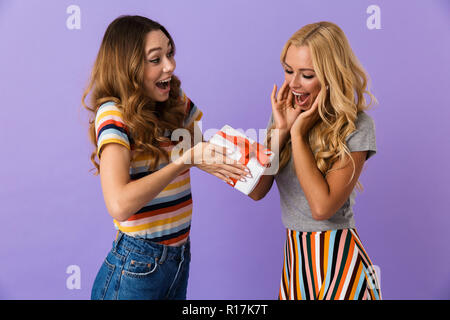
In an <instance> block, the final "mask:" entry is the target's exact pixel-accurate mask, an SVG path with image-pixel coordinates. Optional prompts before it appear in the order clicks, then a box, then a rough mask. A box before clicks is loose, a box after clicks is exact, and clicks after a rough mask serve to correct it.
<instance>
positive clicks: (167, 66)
mask: <svg viewBox="0 0 450 320" xmlns="http://www.w3.org/2000/svg"><path fill="white" fill-rule="evenodd" d="M173 70H175V60H173V59H168V58H166V59H164V65H163V72H165V73H171V72H173Z"/></svg>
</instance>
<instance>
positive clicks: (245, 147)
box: [217, 131, 270, 167]
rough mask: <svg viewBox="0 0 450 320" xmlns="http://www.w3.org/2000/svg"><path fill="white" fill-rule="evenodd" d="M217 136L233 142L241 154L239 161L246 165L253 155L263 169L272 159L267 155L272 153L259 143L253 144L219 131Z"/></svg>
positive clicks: (245, 139)
mask: <svg viewBox="0 0 450 320" xmlns="http://www.w3.org/2000/svg"><path fill="white" fill-rule="evenodd" d="M217 134H219V135H220V136H221V137H223V138H225V139H227V140H228V141H231V142H232V143H233V144H234V145H236V146H237V147H238V148H239V151H240V152H241V158H240V159H239V162H241V163H243V164H244V165H247V163H248V161H249V160H250V158H251V156H252V155H255V156H256V159H257V160H258V162H259V163H260V164H261V165H262V166H263V167H264V166H266V165H267V164H269V162H270V158H269V156H268V155H267V154H266V153H267V152H270V150H269V149H267V148H265V147H264V146H263V145H261V144H259V143H258V142H253V143H251V142H250V141H249V140H248V139H247V138H243V137H241V136H232V135H229V134H226V133H225V132H223V131H219V132H217Z"/></svg>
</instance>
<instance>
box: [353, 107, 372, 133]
mask: <svg viewBox="0 0 450 320" xmlns="http://www.w3.org/2000/svg"><path fill="white" fill-rule="evenodd" d="M355 125H356V129H357V130H361V129H374V128H375V121H373V118H372V117H371V116H370V115H368V114H367V113H366V112H364V111H361V112H358V117H357V118H356V122H355Z"/></svg>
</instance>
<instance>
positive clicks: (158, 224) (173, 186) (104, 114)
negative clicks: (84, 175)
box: [95, 89, 202, 246]
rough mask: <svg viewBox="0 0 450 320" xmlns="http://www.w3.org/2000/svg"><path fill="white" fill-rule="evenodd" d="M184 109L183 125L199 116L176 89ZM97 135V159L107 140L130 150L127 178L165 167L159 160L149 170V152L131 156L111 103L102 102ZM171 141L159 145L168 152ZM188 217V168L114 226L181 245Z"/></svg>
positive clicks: (122, 125)
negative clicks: (127, 217)
mask: <svg viewBox="0 0 450 320" xmlns="http://www.w3.org/2000/svg"><path fill="white" fill-rule="evenodd" d="M180 94H181V96H182V102H183V106H184V110H185V114H186V116H185V119H184V124H183V125H184V127H185V128H187V127H189V126H190V125H192V123H193V122H194V121H198V120H200V119H201V117H202V112H201V110H200V109H199V108H197V106H196V105H195V104H194V103H193V102H192V101H191V100H190V99H189V98H188V97H187V96H186V94H185V93H184V92H183V91H182V90H181V89H180ZM95 130H96V135H97V155H98V157H99V158H100V155H101V150H102V148H103V147H104V146H105V145H106V144H108V143H118V144H121V145H123V146H125V147H126V148H127V149H128V150H130V151H131V153H132V160H131V164H130V170H129V174H130V179H131V180H136V179H140V178H142V177H145V176H147V175H149V174H151V173H153V172H155V171H157V170H160V169H162V168H163V167H165V166H166V165H167V164H169V162H167V161H165V162H162V163H159V164H158V166H157V169H156V170H154V171H150V170H149V164H150V160H151V158H150V155H148V154H139V155H137V156H135V155H134V153H133V150H134V144H133V140H132V137H130V135H129V133H128V130H127V127H126V125H125V123H124V120H123V116H122V111H121V109H120V108H119V107H117V106H116V105H115V104H114V102H106V103H104V104H102V105H101V106H100V107H99V109H98V111H97V114H96V117H95ZM174 146H175V144H173V143H169V144H167V145H160V147H161V148H162V149H164V150H166V151H167V152H168V154H169V161H170V154H171V151H172V149H173V147H174ZM191 218H192V196H191V184H190V171H189V170H186V171H184V172H182V173H181V174H180V175H178V176H177V177H176V178H175V179H174V180H172V181H171V182H170V183H169V184H168V185H167V186H166V187H165V188H164V189H163V190H162V191H161V192H160V193H159V194H158V195H157V196H156V197H155V198H154V199H152V200H151V201H150V202H148V203H147V204H146V205H145V206H144V207H143V208H141V209H140V210H139V211H137V212H136V213H135V214H134V215H133V216H131V218H129V219H128V220H127V221H123V222H120V221H117V220H115V219H114V221H113V222H114V225H115V228H116V229H117V230H120V231H122V232H124V233H126V234H128V235H130V236H133V237H137V238H145V239H150V240H152V241H154V242H157V243H161V244H165V245H172V246H177V245H181V244H183V243H184V242H185V241H186V239H187V238H188V236H189V231H190V228H191Z"/></svg>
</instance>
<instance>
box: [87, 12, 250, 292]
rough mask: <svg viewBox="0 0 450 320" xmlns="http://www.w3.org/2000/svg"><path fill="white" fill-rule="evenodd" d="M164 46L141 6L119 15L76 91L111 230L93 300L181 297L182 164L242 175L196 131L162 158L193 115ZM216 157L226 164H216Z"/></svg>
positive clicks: (184, 262) (184, 234) (184, 264)
mask: <svg viewBox="0 0 450 320" xmlns="http://www.w3.org/2000/svg"><path fill="white" fill-rule="evenodd" d="M174 55H175V44H174V42H173V40H172V37H171V36H170V34H169V33H168V32H167V30H166V29H165V28H164V27H163V26H162V25H160V24H159V23H157V22H155V21H153V20H150V19H148V18H145V17H141V16H122V17H119V18H117V19H115V20H114V21H113V22H112V23H111V24H110V25H109V26H108V28H107V30H106V32H105V35H104V37H103V41H102V44H101V46H100V50H99V52H98V55H97V59H96V62H95V64H94V67H93V70H92V75H91V80H90V84H89V86H88V88H87V90H86V91H85V93H84V95H83V98H82V102H83V105H84V106H85V107H86V108H87V109H88V110H89V111H90V112H91V115H92V118H91V121H90V128H89V132H90V137H91V140H92V142H93V144H94V145H95V147H96V150H95V151H94V152H93V154H92V156H91V160H92V162H93V164H94V165H95V167H96V168H97V170H98V171H99V173H100V180H101V186H102V190H103V197H104V200H105V204H106V208H107V209H108V212H109V214H110V215H111V217H112V218H113V219H114V220H113V221H114V225H115V227H116V229H117V230H118V232H117V237H116V240H115V241H114V242H113V245H112V248H111V250H110V252H109V253H108V255H107V256H106V258H105V260H104V261H103V264H102V265H101V267H100V270H99V271H98V273H97V277H96V278H95V281H94V284H93V287H92V292H91V298H92V299H95V300H97V299H100V300H103V299H108V300H110V299H112V300H115V299H133V300H136V299H186V288H187V284H188V277H189V263H190V241H189V233H190V227H191V217H192V206H193V204H192V196H191V187H190V173H189V172H190V170H189V169H190V168H191V167H192V166H196V167H198V168H200V169H202V170H204V171H206V172H208V173H210V174H213V175H215V176H217V177H219V178H221V179H223V180H227V179H229V178H227V177H231V178H234V179H243V176H246V175H247V173H246V172H245V171H244V169H246V167H244V166H242V165H240V164H233V163H232V162H230V159H227V158H226V156H224V154H226V153H225V152H224V150H221V149H220V148H214V149H213V148H212V145H210V144H208V143H203V142H201V141H200V142H199V143H198V144H196V145H195V146H194V147H192V148H191V149H189V150H187V152H185V153H184V154H182V156H181V157H179V158H178V159H177V160H176V161H171V159H172V157H171V156H170V155H171V151H172V150H173V148H174V146H175V145H176V144H177V143H176V142H173V141H172V140H171V132H172V131H174V130H176V129H179V128H185V130H189V131H190V132H192V131H193V126H194V121H195V120H198V119H200V117H201V115H202V113H201V111H200V109H198V108H197V106H196V105H195V104H194V103H193V102H192V101H191V100H190V99H189V98H188V97H187V96H186V94H185V93H184V92H183V91H182V90H181V88H180V80H179V79H178V78H177V77H176V76H175V74H174V71H175V66H176V63H175V57H174ZM88 95H90V106H88V105H87V104H86V103H85V99H86V97H87V96H88ZM96 157H98V159H99V163H97V161H96ZM216 158H218V159H219V160H220V161H219V160H218V159H216ZM193 159H195V164H194V161H193ZM224 159H225V162H226V163H227V164H220V163H223V160H224ZM216 160H217V161H216ZM219 162H220V163H219ZM247 170H248V169H247Z"/></svg>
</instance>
